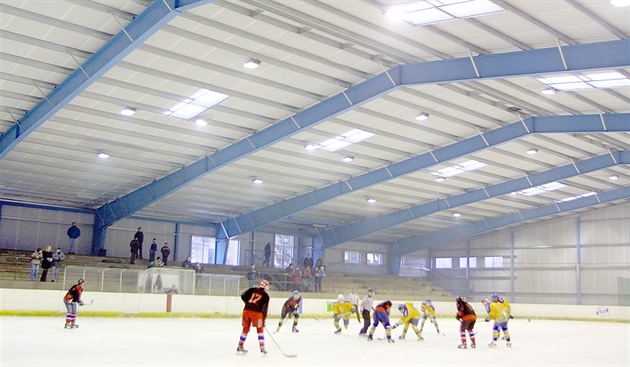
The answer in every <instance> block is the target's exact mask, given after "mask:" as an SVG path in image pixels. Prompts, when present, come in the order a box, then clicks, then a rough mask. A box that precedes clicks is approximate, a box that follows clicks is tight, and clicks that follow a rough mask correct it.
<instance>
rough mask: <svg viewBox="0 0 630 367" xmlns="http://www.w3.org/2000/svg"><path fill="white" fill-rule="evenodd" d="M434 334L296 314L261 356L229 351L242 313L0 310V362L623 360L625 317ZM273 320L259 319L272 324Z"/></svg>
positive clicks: (250, 342)
mask: <svg viewBox="0 0 630 367" xmlns="http://www.w3.org/2000/svg"><path fill="white" fill-rule="evenodd" d="M438 321H439V324H440V329H441V330H440V331H442V332H443V333H444V334H445V335H438V334H437V333H436V330H435V328H434V326H433V325H432V324H430V323H429V322H427V324H425V329H424V332H423V335H424V338H425V341H424V342H419V341H417V340H416V337H415V335H414V334H413V332H412V331H411V330H410V331H409V333H408V334H407V339H405V340H399V339H398V336H399V335H400V334H401V332H402V328H400V327H399V328H396V329H395V330H393V332H392V335H393V337H394V338H395V343H387V342H386V341H385V340H379V339H378V338H383V337H384V330H383V328H382V327H379V329H377V332H376V333H375V335H374V336H375V339H374V340H373V341H371V342H368V341H367V339H366V338H364V337H359V336H358V335H357V334H358V331H359V329H360V324H359V323H358V322H357V320H356V318H354V319H351V322H350V326H349V328H348V329H347V330H343V332H342V333H341V334H339V335H335V334H333V332H334V330H335V329H334V327H333V324H332V319H324V320H315V319H302V320H300V323H299V330H300V332H299V333H291V323H290V322H285V324H284V325H283V328H282V330H281V331H280V332H279V333H277V334H272V336H273V338H274V339H275V340H276V341H277V343H278V344H279V345H280V347H281V348H282V349H283V350H284V352H286V353H290V354H293V353H295V354H297V357H296V358H286V357H284V356H283V355H282V354H281V353H280V351H279V350H278V348H277V347H276V345H275V344H274V343H273V342H272V341H271V340H270V338H269V337H268V336H267V337H266V344H267V349H268V351H269V353H268V354H267V355H262V354H261V353H260V352H259V349H258V343H257V338H256V334H255V332H254V331H253V330H252V331H250V333H249V335H248V338H247V341H246V342H245V347H246V348H247V349H248V350H249V353H247V354H245V355H239V354H237V353H236V347H237V344H238V338H239V335H240V332H241V326H240V319H237V318H231V319H195V318H182V319H161V318H96V317H81V315H80V314H79V317H78V322H77V323H78V324H80V328H79V329H73V330H70V329H64V328H63V324H64V318H63V317H2V318H0V329H1V330H2V334H1V338H2V339H1V340H0V342H1V343H0V345H1V349H0V354H1V357H0V366H3V367H12V366H248V367H252V366H327V367H331V366H361V367H363V366H379V367H384V366H394V367H398V366H421V365H422V366H459V367H461V366H509V367H512V366H571V367H576V366H624V367H628V366H629V358H628V355H629V352H628V349H629V347H628V345H629V340H628V339H629V334H630V324H625V323H608V322H579V321H545V320H531V322H528V320H527V319H522V320H520V319H514V320H512V321H510V324H509V327H510V332H511V334H512V344H513V347H512V348H507V347H506V346H505V342H504V341H501V340H499V345H498V346H497V347H496V348H489V347H488V343H489V342H490V341H491V332H492V324H491V323H485V322H483V319H482V320H480V322H479V321H478V322H477V325H476V326H475V332H476V334H477V345H478V346H477V349H470V348H469V349H466V350H460V349H457V345H458V344H459V330H458V328H459V323H458V322H457V321H456V320H455V319H445V318H442V319H438ZM276 326H277V319H273V318H270V319H269V320H267V327H268V329H269V330H270V331H275V329H276Z"/></svg>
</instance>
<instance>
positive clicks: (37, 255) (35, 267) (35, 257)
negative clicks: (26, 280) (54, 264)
mask: <svg viewBox="0 0 630 367" xmlns="http://www.w3.org/2000/svg"><path fill="white" fill-rule="evenodd" d="M41 264H42V249H41V248H39V247H38V248H37V250H35V252H33V253H32V254H31V282H34V281H35V279H37V273H38V272H39V266H40V265H41Z"/></svg>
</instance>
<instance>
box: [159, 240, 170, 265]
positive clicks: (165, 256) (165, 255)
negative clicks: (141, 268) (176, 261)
mask: <svg viewBox="0 0 630 367" xmlns="http://www.w3.org/2000/svg"><path fill="white" fill-rule="evenodd" d="M160 252H161V253H162V261H164V266H168V255H170V254H171V248H170V247H168V242H164V246H162V248H161V249H160Z"/></svg>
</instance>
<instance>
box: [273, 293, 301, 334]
mask: <svg viewBox="0 0 630 367" xmlns="http://www.w3.org/2000/svg"><path fill="white" fill-rule="evenodd" d="M301 309H302V297H301V296H300V292H298V291H293V295H292V296H291V297H289V299H287V300H286V301H285V302H284V305H282V313H281V314H280V321H278V328H277V329H276V333H277V332H278V331H280V328H281V327H282V324H283V323H284V319H285V318H286V317H287V316H288V317H289V319H290V318H291V316H293V328H291V331H292V332H294V333H299V332H300V331H299V330H298V328H297V325H298V320H299V319H300V310H301Z"/></svg>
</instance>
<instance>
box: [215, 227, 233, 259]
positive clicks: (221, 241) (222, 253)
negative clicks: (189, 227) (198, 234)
mask: <svg viewBox="0 0 630 367" xmlns="http://www.w3.org/2000/svg"><path fill="white" fill-rule="evenodd" d="M216 229H217V230H216V233H217V234H216V240H215V246H214V263H215V264H216V265H225V260H226V258H227V250H228V246H229V245H230V239H229V238H228V236H227V235H226V234H225V231H224V230H222V228H221V226H220V225H217V226H216Z"/></svg>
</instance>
